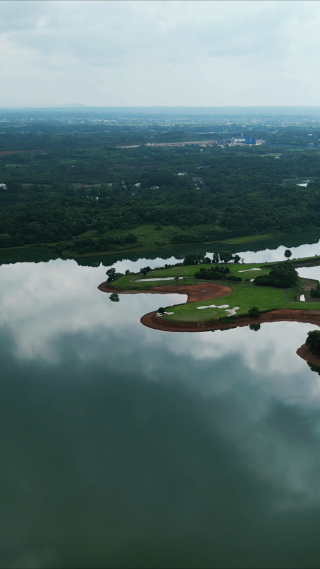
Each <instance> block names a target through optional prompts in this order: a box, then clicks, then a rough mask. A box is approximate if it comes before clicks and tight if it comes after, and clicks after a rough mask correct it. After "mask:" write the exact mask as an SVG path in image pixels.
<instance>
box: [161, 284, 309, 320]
mask: <svg viewBox="0 0 320 569" xmlns="http://www.w3.org/2000/svg"><path fill="white" fill-rule="evenodd" d="M232 288H233V292H232V293H231V294H229V295H227V296H224V297H221V298H213V299H212V300H210V299H209V300H202V301H199V302H192V303H188V304H183V305H181V306H170V307H167V309H168V311H169V312H173V313H174V314H172V315H164V317H163V318H165V319H168V320H178V321H187V322H191V321H192V322H195V321H206V320H211V318H219V317H220V316H227V312H226V310H225V309H220V310H219V309H216V308H207V309H204V310H198V309H197V306H208V305H210V304H215V305H216V306H221V305H225V304H228V305H229V308H235V307H236V306H238V307H239V310H237V312H236V315H237V316H241V315H242V314H247V312H248V310H249V309H250V308H252V307H253V306H257V307H258V308H259V310H261V311H262V310H273V309H276V308H290V309H292V308H296V309H301V308H303V309H316V310H319V308H320V305H319V303H316V302H303V303H302V302H300V301H296V302H288V301H287V300H286V298H285V292H284V290H282V289H277V288H272V287H257V286H254V285H249V284H248V285H247V284H245V283H243V284H242V283H241V284H235V285H234V284H233V285H232Z"/></svg>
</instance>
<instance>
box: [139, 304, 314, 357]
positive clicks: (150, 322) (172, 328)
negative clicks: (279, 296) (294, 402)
mask: <svg viewBox="0 0 320 569" xmlns="http://www.w3.org/2000/svg"><path fill="white" fill-rule="evenodd" d="M140 322H141V323H142V324H143V325H144V326H147V327H148V328H153V329H154V330H163V331H164V332H205V331H208V330H228V329H231V328H238V327H241V326H249V324H263V323H264V322H307V323H308V324H315V325H317V326H320V311H319V310H293V309H292V310H289V309H288V310H286V309H282V308H279V309H278V310H270V312H264V313H262V314H260V317H259V318H248V317H246V316H243V317H240V318H237V321H236V322H235V323H234V324H222V323H221V322H220V321H219V320H217V321H216V322H215V323H214V324H211V323H210V322H209V321H199V322H179V321H176V320H165V319H164V318H162V317H159V316H158V315H157V311H154V312H149V313H148V314H145V315H144V316H142V318H141V319H140ZM319 365H320V364H319Z"/></svg>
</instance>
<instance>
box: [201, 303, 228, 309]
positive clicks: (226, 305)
mask: <svg viewBox="0 0 320 569" xmlns="http://www.w3.org/2000/svg"><path fill="white" fill-rule="evenodd" d="M204 308H229V304H221V306H216V305H215V304H209V306H197V309H198V310H203V309H204Z"/></svg>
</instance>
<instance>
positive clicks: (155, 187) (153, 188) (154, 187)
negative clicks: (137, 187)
mask: <svg viewBox="0 0 320 569" xmlns="http://www.w3.org/2000/svg"><path fill="white" fill-rule="evenodd" d="M151 189H152V190H159V186H151Z"/></svg>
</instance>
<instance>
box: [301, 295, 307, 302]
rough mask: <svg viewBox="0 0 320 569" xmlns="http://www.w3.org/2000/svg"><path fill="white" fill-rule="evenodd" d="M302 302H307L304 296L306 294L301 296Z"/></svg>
mask: <svg viewBox="0 0 320 569" xmlns="http://www.w3.org/2000/svg"><path fill="white" fill-rule="evenodd" d="M300 300H301V302H305V301H306V297H305V296H304V294H302V295H301V296H300Z"/></svg>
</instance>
